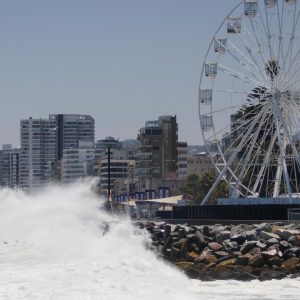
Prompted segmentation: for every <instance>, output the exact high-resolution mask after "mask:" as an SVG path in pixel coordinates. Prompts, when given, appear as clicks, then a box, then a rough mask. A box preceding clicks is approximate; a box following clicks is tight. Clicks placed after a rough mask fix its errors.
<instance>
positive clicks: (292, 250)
mask: <svg viewBox="0 0 300 300" xmlns="http://www.w3.org/2000/svg"><path fill="white" fill-rule="evenodd" d="M289 253H290V254H293V256H298V257H299V256H300V247H291V248H289V249H287V250H285V251H284V252H283V254H284V255H285V256H286V255H287V254H289Z"/></svg>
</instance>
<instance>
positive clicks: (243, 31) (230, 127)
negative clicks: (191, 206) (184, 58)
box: [199, 0, 300, 204]
mask: <svg viewBox="0 0 300 300" xmlns="http://www.w3.org/2000/svg"><path fill="white" fill-rule="evenodd" d="M298 2H300V1H297V0H244V1H241V2H240V3H239V4H238V5H236V7H234V8H233V9H232V11H231V12H230V13H229V14H228V15H227V16H226V18H225V19H224V20H223V22H222V23H221V24H220V26H219V28H218V29H217V31H216V34H215V35H214V37H213V38H212V40H211V43H210V45H209V47H208V50H207V53H206V56H205V61H204V64H203V68H202V73H201V79H200V87H199V118H200V126H201V131H202V137H203V140H204V143H205V145H206V148H207V152H208V153H209V156H210V157H211V159H212V160H213V162H214V165H215V168H216V170H217V179H216V181H215V183H214V184H213V186H212V188H211V189H210V191H209V192H208V194H207V195H206V197H205V199H204V200H203V202H202V204H205V203H206V202H207V201H208V199H209V198H210V196H211V194H212V193H213V192H214V190H215V189H216V187H217V186H218V184H219V183H220V181H224V180H225V181H226V182H227V183H228V186H229V196H230V197H232V198H247V197H264V198H265V197H269V198H270V197H271V198H273V197H274V198H276V197H287V198H291V197H295V196H300V194H299V193H300V155H299V154H300V20H299V18H300V10H299V9H300V3H298Z"/></svg>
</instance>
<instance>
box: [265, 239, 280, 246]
mask: <svg viewBox="0 0 300 300" xmlns="http://www.w3.org/2000/svg"><path fill="white" fill-rule="evenodd" d="M265 243H266V245H267V246H272V245H275V244H277V245H278V243H279V241H278V239H275V238H271V239H269V240H267V241H266V242H265Z"/></svg>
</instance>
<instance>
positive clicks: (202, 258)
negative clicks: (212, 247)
mask: <svg viewBox="0 0 300 300" xmlns="http://www.w3.org/2000/svg"><path fill="white" fill-rule="evenodd" d="M216 260H217V258H216V257H215V255H214V254H213V253H212V252H211V251H206V250H204V251H203V252H202V253H201V254H200V255H199V256H198V258H197V259H196V261H197V262H200V263H204V264H210V263H212V262H214V261H216Z"/></svg>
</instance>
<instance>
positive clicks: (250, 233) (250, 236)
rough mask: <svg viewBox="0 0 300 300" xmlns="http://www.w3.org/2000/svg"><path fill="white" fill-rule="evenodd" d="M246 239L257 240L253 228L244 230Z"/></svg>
mask: <svg viewBox="0 0 300 300" xmlns="http://www.w3.org/2000/svg"><path fill="white" fill-rule="evenodd" d="M246 239H247V241H256V240H257V232H256V231H255V230H251V231H246Z"/></svg>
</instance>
